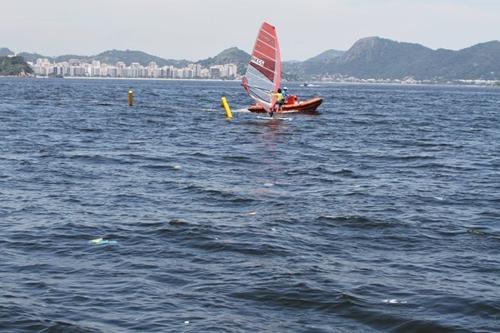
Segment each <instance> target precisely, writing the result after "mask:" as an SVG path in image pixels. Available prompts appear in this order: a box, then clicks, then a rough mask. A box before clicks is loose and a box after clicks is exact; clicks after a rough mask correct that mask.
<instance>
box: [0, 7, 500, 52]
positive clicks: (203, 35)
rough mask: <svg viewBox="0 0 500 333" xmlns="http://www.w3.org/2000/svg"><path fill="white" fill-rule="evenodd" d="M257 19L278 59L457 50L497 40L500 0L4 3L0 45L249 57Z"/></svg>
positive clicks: (34, 49)
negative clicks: (381, 49) (373, 44)
mask: <svg viewBox="0 0 500 333" xmlns="http://www.w3.org/2000/svg"><path fill="white" fill-rule="evenodd" d="M263 21H268V22H270V23H271V24H273V25H275V26H276V28H277V30H278V37H279V39H280V44H281V52H282V58H283V59H284V60H292V59H295V60H305V59H307V58H309V57H312V56H315V55H317V54H319V53H321V52H323V51H325V50H327V49H340V50H346V49H348V48H349V47H350V46H351V45H352V44H353V43H354V42H355V41H356V40H357V39H359V38H361V37H368V36H380V37H386V38H390V39H394V40H397V41H407V42H415V43H421V44H423V45H425V46H428V47H431V48H434V49H435V48H441V47H442V48H449V49H455V50H456V49H461V48H465V47H468V46H471V45H473V44H476V43H479V42H486V41H490V40H498V39H500V0H287V1H286V0H274V1H271V0H134V1H133V0H84V1H71V0H24V1H21V0H18V1H2V4H1V5H0V47H9V48H10V49H12V50H13V51H15V52H20V51H28V52H38V53H41V54H44V55H49V56H54V55H61V54H78V55H93V54H97V53H100V52H102V51H105V50H109V49H134V50H142V51H145V52H148V53H152V54H154V55H157V56H160V57H163V58H173V59H188V60H199V59H202V58H206V57H209V56H213V55H215V54H217V53H219V52H220V51H222V50H223V49H226V48H228V47H231V46H237V47H239V48H241V49H243V50H245V51H247V52H250V51H251V48H252V47H253V43H254V40H255V37H256V34H257V30H258V28H259V26H260V24H261V23H262V22H263Z"/></svg>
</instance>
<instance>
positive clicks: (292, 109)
mask: <svg viewBox="0 0 500 333" xmlns="http://www.w3.org/2000/svg"><path fill="white" fill-rule="evenodd" d="M321 103H323V99H322V98H319V97H314V98H311V99H308V100H305V101H302V102H298V103H295V104H284V105H283V107H282V108H281V110H279V111H276V113H297V112H300V113H316V112H318V111H316V109H317V108H318V106H320V105H321ZM248 111H250V112H256V113H265V112H266V110H265V109H264V107H263V106H261V105H252V106H250V107H249V108H248Z"/></svg>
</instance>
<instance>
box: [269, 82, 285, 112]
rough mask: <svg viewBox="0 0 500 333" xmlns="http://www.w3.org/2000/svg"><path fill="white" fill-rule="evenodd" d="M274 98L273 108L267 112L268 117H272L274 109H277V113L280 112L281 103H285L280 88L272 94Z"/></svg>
mask: <svg viewBox="0 0 500 333" xmlns="http://www.w3.org/2000/svg"><path fill="white" fill-rule="evenodd" d="M273 95H274V97H275V98H276V103H275V104H274V108H273V109H272V110H271V111H270V112H269V116H271V117H272V116H273V114H274V111H275V109H276V108H277V110H278V111H281V108H282V107H283V103H284V102H285V99H284V97H283V93H282V92H281V88H279V89H278V91H277V92H276V93H274V94H273Z"/></svg>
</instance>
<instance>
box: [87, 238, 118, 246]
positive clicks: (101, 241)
mask: <svg viewBox="0 0 500 333" xmlns="http://www.w3.org/2000/svg"><path fill="white" fill-rule="evenodd" d="M89 243H90V244H92V245H106V244H109V245H113V244H118V242H117V241H114V240H109V239H104V238H96V239H92V240H90V241H89Z"/></svg>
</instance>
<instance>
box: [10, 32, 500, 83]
mask: <svg viewBox="0 0 500 333" xmlns="http://www.w3.org/2000/svg"><path fill="white" fill-rule="evenodd" d="M13 54H14V52H12V51H11V50H9V49H7V48H0V56H8V55H13ZM18 56H22V57H23V58H24V59H25V60H26V61H31V62H33V61H36V59H37V58H48V59H49V60H50V61H55V62H61V61H67V60H69V59H79V60H81V61H85V62H91V61H92V60H99V61H101V62H104V63H112V64H114V63H116V62H118V61H123V62H125V63H126V64H127V65H130V63H132V62H138V63H140V64H142V65H147V64H148V63H149V62H151V61H154V62H156V63H157V64H158V65H159V66H165V65H167V66H168V65H173V66H176V67H183V66H186V65H187V64H188V63H198V64H200V65H202V66H204V67H209V66H212V65H218V64H225V63H235V64H236V65H237V66H238V72H239V73H240V74H242V73H243V72H244V70H245V67H246V64H247V62H248V59H249V58H250V55H249V54H248V53H247V52H245V51H243V50H240V49H238V48H236V47H232V48H229V49H227V50H224V51H222V52H221V53H219V54H218V55H216V56H214V57H211V58H207V59H202V60H199V61H194V62H193V61H188V60H184V59H183V60H174V59H163V58H161V57H157V56H154V55H150V54H147V53H145V52H142V51H133V50H124V51H120V50H110V51H106V52H103V53H100V54H98V55H95V56H78V55H63V56H59V57H45V56H43V55H40V54H37V53H26V52H22V53H19V54H18ZM282 69H283V77H284V78H285V79H288V80H311V79H320V78H322V77H323V78H324V77H330V78H331V77H336V76H337V77H339V76H340V77H355V78H358V79H368V78H375V79H404V78H408V77H412V78H414V79H416V80H437V81H446V80H460V79H470V80H475V79H483V80H500V41H490V42H486V43H481V44H476V45H474V46H471V47H468V48H465V49H462V50H458V51H454V50H447V49H437V50H433V49H430V48H428V47H425V46H423V45H421V44H414V43H407V42H397V41H393V40H390V39H385V38H380V37H367V38H362V39H360V40H358V41H357V42H355V43H354V44H353V45H352V47H351V48H350V49H349V50H347V51H339V50H327V51H325V52H323V53H321V54H319V55H317V56H314V57H312V58H310V59H307V60H305V61H285V62H283V66H282Z"/></svg>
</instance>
